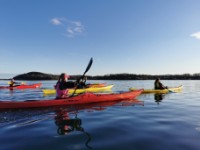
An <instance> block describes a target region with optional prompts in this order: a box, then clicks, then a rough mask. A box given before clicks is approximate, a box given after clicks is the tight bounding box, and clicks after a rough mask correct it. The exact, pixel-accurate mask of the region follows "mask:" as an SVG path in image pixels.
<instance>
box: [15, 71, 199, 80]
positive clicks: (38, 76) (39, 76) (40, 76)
mask: <svg viewBox="0 0 200 150" xmlns="http://www.w3.org/2000/svg"><path fill="white" fill-rule="evenodd" d="M81 76H82V75H71V78H70V80H76V79H78V78H80V77H81ZM86 76H87V78H88V80H155V79H156V78H160V79H161V80H200V73H195V74H189V73H186V74H175V75H171V74H166V75H147V74H129V73H119V74H106V75H97V76H91V75H86ZM58 78H59V75H53V74H46V73H41V72H29V73H26V74H20V75H17V76H15V77H14V79H16V80H57V79H58Z"/></svg>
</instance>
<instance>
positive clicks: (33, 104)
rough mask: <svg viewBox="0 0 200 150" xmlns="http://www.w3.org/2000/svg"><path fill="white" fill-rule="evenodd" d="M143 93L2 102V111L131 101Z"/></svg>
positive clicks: (92, 94) (84, 94) (0, 106)
mask: <svg viewBox="0 0 200 150" xmlns="http://www.w3.org/2000/svg"><path fill="white" fill-rule="evenodd" d="M142 92H143V90H135V91H129V92H123V93H112V94H94V93H83V94H80V95H77V96H73V97H68V98H65V99H53V100H27V101H0V109H19V108H40V107H50V106H64V105H75V104H88V103H96V102H105V101H117V100H130V99H134V98H136V97H137V96H139V95H140V94H141V93H142Z"/></svg>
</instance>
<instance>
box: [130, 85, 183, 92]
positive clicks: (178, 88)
mask: <svg viewBox="0 0 200 150" xmlns="http://www.w3.org/2000/svg"><path fill="white" fill-rule="evenodd" d="M182 89H183V86H182V85H180V86H178V87H173V88H168V89H162V90H155V89H144V91H143V92H142V93H144V94H148V93H161V94H165V93H168V92H181V91H182ZM129 90H130V91H134V90H137V89H136V88H130V89H129Z"/></svg>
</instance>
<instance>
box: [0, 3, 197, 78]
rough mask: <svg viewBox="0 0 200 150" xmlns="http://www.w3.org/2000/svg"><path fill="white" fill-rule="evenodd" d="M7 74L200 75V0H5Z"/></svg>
mask: <svg viewBox="0 0 200 150" xmlns="http://www.w3.org/2000/svg"><path fill="white" fill-rule="evenodd" d="M0 18H1V19H0V74H1V73H17V74H18V73H26V72H30V71H39V72H44V73H53V74H60V73H62V72H66V73H68V74H71V75H72V74H82V73H83V72H84V71H85V68H86V67H87V64H88V62H89V60H90V58H91V57H93V60H94V62H93V65H92V67H91V69H90V70H89V72H88V73H87V74H88V75H104V74H112V73H134V74H183V73H191V74H193V73H199V72H200V70H199V66H200V59H199V56H200V1H199V0H0Z"/></svg>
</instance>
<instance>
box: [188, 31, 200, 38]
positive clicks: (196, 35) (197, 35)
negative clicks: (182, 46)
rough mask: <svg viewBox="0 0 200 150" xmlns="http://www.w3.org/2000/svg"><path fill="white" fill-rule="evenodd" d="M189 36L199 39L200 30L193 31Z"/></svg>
mask: <svg viewBox="0 0 200 150" xmlns="http://www.w3.org/2000/svg"><path fill="white" fill-rule="evenodd" d="M190 36H191V37H194V38H196V39H198V40H200V32H196V33H193V34H191V35H190Z"/></svg>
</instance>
